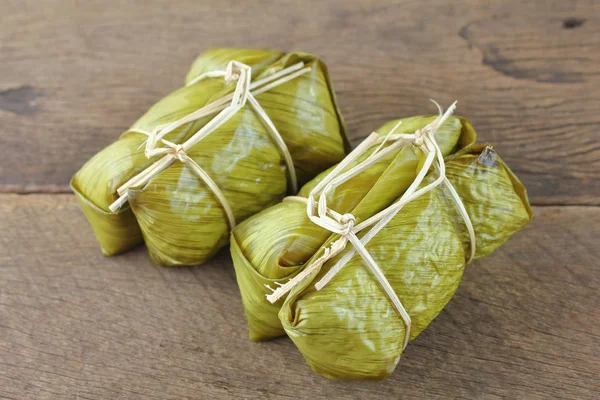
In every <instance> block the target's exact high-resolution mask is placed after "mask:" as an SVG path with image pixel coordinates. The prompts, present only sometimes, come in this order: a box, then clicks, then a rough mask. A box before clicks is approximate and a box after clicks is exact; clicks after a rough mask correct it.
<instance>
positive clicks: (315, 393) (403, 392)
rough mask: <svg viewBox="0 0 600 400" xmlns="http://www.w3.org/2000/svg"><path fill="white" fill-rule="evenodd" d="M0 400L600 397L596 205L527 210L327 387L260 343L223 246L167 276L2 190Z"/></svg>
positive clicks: (70, 204)
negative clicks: (420, 318) (362, 368)
mask: <svg viewBox="0 0 600 400" xmlns="http://www.w3.org/2000/svg"><path fill="white" fill-rule="evenodd" d="M0 220H1V221H2V229H1V230H0V276H1V279H0V397H1V398H14V399H36V400H40V399H58V398H69V399H71V398H85V399H107V398H110V399H142V398H144V399H155V398H156V399H182V398H185V399H225V398H257V399H259V398H260V399H270V398H292V399H295V398H302V399H314V398H317V397H319V396H323V397H324V398H325V397H326V398H331V399H362V398H373V399H375V398H381V399H391V398H400V397H402V398H411V399H425V398H427V399H435V398H440V399H442V398H444V399H446V398H470V399H474V398H478V399H479V398H486V399H497V398H506V399H548V398H561V399H591V398H594V397H596V396H597V394H598V391H600V349H599V348H598V341H599V340H600V334H599V332H600V298H599V297H600V296H599V292H598V287H600V273H599V272H600V271H599V268H600V251H599V249H598V243H597V239H598V237H600V228H599V227H600V208H597V207H536V208H535V219H534V221H533V223H532V224H531V225H530V226H529V227H528V228H526V230H525V231H524V232H521V233H519V234H517V236H516V237H515V238H513V239H512V240H510V241H509V242H508V243H507V244H506V245H505V246H504V247H502V248H501V249H500V250H499V251H497V252H496V253H495V254H493V255H492V256H490V257H488V258H486V259H483V260H480V261H478V262H476V263H475V264H474V265H471V266H469V267H468V268H467V271H466V274H465V277H464V279H463V282H462V284H461V287H460V288H459V291H458V293H457V295H456V296H455V298H454V299H453V300H452V301H451V302H450V304H449V305H448V306H447V307H446V309H445V310H444V311H443V312H442V314H441V315H440V316H439V317H438V318H437V319H436V320H435V321H434V322H433V323H432V325H431V326H430V327H429V328H428V329H427V330H426V331H425V332H424V333H423V334H422V335H421V336H420V337H418V338H417V339H416V340H415V341H414V342H413V343H412V344H410V345H409V347H408V348H407V350H406V352H405V354H404V356H403V360H401V364H400V366H399V367H398V369H397V371H396V373H395V374H394V375H393V376H392V378H390V379H389V380H387V381H384V382H380V383H374V382H332V381H328V380H326V379H324V378H321V377H319V376H318V375H316V374H315V373H313V372H312V371H311V370H310V369H309V368H308V366H307V365H306V364H305V363H304V361H303V359H302V356H301V355H300V353H299V352H298V351H297V350H296V349H295V347H294V345H293V343H292V342H291V341H290V340H288V339H279V340H275V341H272V342H267V343H261V344H255V343H251V342H249V341H248V340H247V337H246V335H247V329H246V324H245V318H244V315H243V310H242V306H241V301H240V297H239V293H238V291H237V287H236V282H235V277H234V272H233V268H232V265H231V262H230V259H229V255H228V254H227V252H226V251H225V252H222V253H221V254H220V255H219V256H218V257H217V258H216V259H215V260H214V261H212V262H210V263H209V264H207V265H205V266H200V267H195V268H180V269H164V268H161V267H156V266H154V265H152V264H151V263H150V260H149V259H148V257H147V255H146V253H145V250H144V249H143V248H140V249H138V250H137V251H133V252H130V253H128V254H125V255H123V256H119V257H114V258H103V257H102V256H101V255H100V254H99V251H98V249H97V248H96V243H95V240H94V238H93V235H92V232H91V230H90V229H89V227H88V226H87V223H86V221H85V219H84V217H83V215H82V214H81V213H80V211H79V210H78V207H77V205H76V203H75V199H74V198H73V197H72V196H70V195H26V196H19V195H0Z"/></svg>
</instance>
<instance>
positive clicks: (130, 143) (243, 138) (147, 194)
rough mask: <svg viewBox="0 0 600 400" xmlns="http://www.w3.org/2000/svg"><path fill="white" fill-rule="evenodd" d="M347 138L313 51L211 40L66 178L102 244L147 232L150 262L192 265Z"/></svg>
mask: <svg viewBox="0 0 600 400" xmlns="http://www.w3.org/2000/svg"><path fill="white" fill-rule="evenodd" d="M347 148H348V144H347V140H346V137H345V131H344V124H343V121H342V117H341V115H340V112H339V110H338V108H337V105H336V100H335V96H334V92H333V88H332V86H331V81H330V79H329V75H328V73H327V68H326V66H325V65H324V64H323V63H322V62H321V61H320V60H319V59H318V58H316V57H314V56H312V55H310V54H306V53H287V54H286V53H282V52H278V51H265V50H239V49H212V50H208V51H206V52H205V53H203V54H202V55H200V56H199V57H198V59H196V61H195V62H194V64H193V65H192V68H191V70H190V72H189V73H188V76H187V78H186V81H185V86H183V87H182V88H180V89H177V90H176V91H174V92H173V93H171V94H169V95H168V96H166V97H165V98H163V99H162V100H160V101H159V102H158V103H156V104H155V105H154V106H152V107H151V108H150V109H149V110H148V112H146V114H144V115H143V116H142V117H141V118H140V119H139V120H138V121H137V122H135V123H134V124H133V125H132V126H131V127H130V128H129V129H128V130H127V131H125V132H124V133H123V134H122V135H121V136H120V138H119V140H117V141H116V142H114V143H113V144H111V145H109V146H108V147H106V148H105V149H104V150H102V151H100V152H99V153H98V154H96V155H95V156H94V157H93V158H92V159H90V160H89V161H88V162H87V163H86V164H85V165H84V166H83V167H82V168H81V169H80V170H79V171H78V172H77V173H76V174H75V176H74V177H73V179H72V180H71V187H72V189H73V191H74V192H75V193H76V195H77V198H78V200H79V203H80V205H81V207H82V209H83V211H84V213H85V215H86V217H87V218H88V220H89V222H90V224H91V225H92V228H93V229H94V232H95V234H96V237H97V239H98V241H99V242H100V247H101V249H102V253H103V254H105V255H114V254H117V253H121V252H123V251H126V250H128V249H130V248H131V247H133V246H135V245H137V244H139V243H141V242H142V241H144V242H145V243H146V246H147V247H148V250H149V252H150V255H151V257H152V259H153V260H154V261H155V262H156V263H158V264H161V265H165V266H174V265H191V264H199V263H202V262H204V261H205V260H207V259H208V258H210V257H211V256H212V255H213V254H214V253H215V252H217V251H218V250H219V249H220V248H222V247H223V246H225V245H226V244H227V243H228V240H229V232H230V230H231V229H233V228H234V227H235V225H236V224H237V223H239V222H241V221H243V220H244V219H245V218H247V217H249V216H251V215H253V214H255V213H257V212H258V211H261V210H262V209H264V208H266V207H268V206H270V205H273V204H276V203H278V202H279V201H281V199H282V198H283V197H284V196H285V195H286V194H295V193H296V192H297V189H298V187H299V186H300V185H301V184H303V183H305V182H306V181H308V180H309V179H311V178H313V177H314V176H315V175H316V174H318V173H319V172H321V171H323V170H325V169H327V168H329V167H330V166H331V165H334V164H335V163H337V162H339V161H340V160H341V159H342V158H343V157H344V155H345V150H346V149H347Z"/></svg>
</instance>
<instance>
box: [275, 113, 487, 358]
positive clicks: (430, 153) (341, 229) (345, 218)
mask: <svg viewBox="0 0 600 400" xmlns="http://www.w3.org/2000/svg"><path fill="white" fill-rule="evenodd" d="M434 103H435V102H434ZM435 104H436V105H437V106H438V110H439V115H438V117H437V118H436V119H435V120H434V121H433V122H431V123H430V124H428V125H427V126H425V127H424V128H422V129H419V130H417V131H416V132H415V133H413V134H405V133H398V134H397V133H395V132H396V131H397V130H398V128H399V125H400V123H398V124H397V125H396V126H395V127H394V128H393V129H392V130H391V131H390V133H388V134H387V135H386V136H385V137H381V136H380V135H378V134H377V133H372V134H371V135H369V136H368V137H367V139H365V140H364V141H363V142H362V143H361V144H360V145H359V146H358V147H357V148H356V149H355V150H354V151H353V152H352V153H350V154H349V155H348V156H347V157H346V158H345V159H344V160H343V161H342V162H341V163H340V164H338V165H337V166H336V168H334V169H333V171H331V173H329V175H327V177H326V178H325V179H324V180H322V181H321V182H319V184H318V185H317V186H315V188H314V189H313V190H312V191H311V192H310V194H309V196H308V198H307V199H305V198H303V197H297V196H290V197H288V198H286V199H287V200H292V201H302V202H306V207H307V208H306V212H307V215H308V217H309V218H310V220H311V221H312V222H314V223H315V224H317V225H319V226H321V227H322V228H325V229H327V230H329V231H330V232H333V233H337V234H339V235H341V236H340V238H339V239H337V240H336V241H334V242H333V243H332V244H331V246H330V247H329V248H325V249H324V252H323V254H322V255H321V256H320V257H319V258H317V259H315V260H314V261H313V262H311V264H310V265H308V266H307V267H306V268H305V269H304V270H303V271H302V272H301V273H300V274H298V275H296V276H295V277H294V278H292V279H291V280H289V281H288V282H286V283H285V284H283V285H279V287H278V288H277V289H276V290H274V289H272V288H270V287H269V289H271V290H272V291H273V293H271V294H269V295H267V299H268V300H269V301H270V302H271V303H274V302H276V301H277V300H279V299H280V298H281V297H282V296H284V295H285V294H286V293H288V292H289V291H290V290H292V289H293V288H294V287H296V286H297V285H299V284H300V283H301V282H303V281H304V280H305V279H307V278H308V277H309V276H310V275H311V274H312V273H313V272H315V271H317V270H318V269H320V268H321V266H322V265H323V264H324V263H325V262H327V261H328V260H330V259H331V258H333V257H334V256H336V255H337V254H339V253H340V252H341V251H343V249H344V248H345V247H346V245H347V243H348V242H350V243H352V247H353V248H352V249H350V250H349V251H348V252H347V253H346V254H345V255H344V256H343V257H342V258H341V259H340V260H339V261H338V262H337V263H336V264H335V265H334V266H333V267H332V268H331V269H330V270H329V271H328V272H327V273H326V274H325V275H324V276H323V277H322V278H321V280H320V281H319V282H317V283H316V284H315V288H316V289H317V290H321V289H322V288H323V287H324V286H325V285H327V283H328V282H329V281H330V280H331V279H332V278H333V277H335V275H336V274H337V273H338V272H339V271H340V270H341V269H342V268H343V267H344V266H345V265H346V264H347V263H348V261H350V259H351V258H352V257H353V256H354V254H355V253H357V252H358V254H359V255H360V256H361V258H362V259H363V261H364V263H365V265H366V266H367V268H368V269H369V270H370V271H371V273H373V275H374V276H375V278H376V279H377V281H378V282H379V284H380V286H381V287H382V289H383V290H384V291H385V293H386V295H387V297H388V298H389V300H390V301H391V303H392V305H393V306H394V308H395V309H396V311H397V312H398V314H399V315H400V318H401V319H402V321H403V323H404V324H405V327H406V329H405V335H404V341H403V348H404V347H406V345H407V344H408V339H409V337H410V328H411V319H410V316H409V315H408V313H407V312H406V310H405V309H404V306H403V305H402V302H401V301H400V299H399V298H398V296H397V295H396V293H395V291H394V289H393V287H392V286H391V285H390V283H389V282H388V280H387V279H386V277H385V275H384V274H383V272H382V270H381V269H380V268H379V266H378V265H377V263H376V262H375V260H374V259H373V258H372V257H371V255H370V254H369V252H368V251H367V250H366V248H365V245H366V244H367V243H368V242H369V241H370V240H371V239H372V238H373V237H374V236H375V235H376V234H377V233H378V232H379V231H381V229H383V227H385V225H386V224H387V223H388V222H389V221H391V220H392V218H394V216H395V215H396V214H398V212H400V210H401V209H402V208H403V207H404V206H405V205H406V204H407V203H409V202H410V201H412V200H414V199H416V198H418V197H419V196H421V195H423V194H425V193H427V192H429V191H431V190H432V189H434V188H435V187H437V186H439V185H441V184H443V185H444V186H445V187H446V188H447V189H448V191H449V193H450V195H451V197H452V199H453V200H454V203H455V204H456V206H457V208H458V211H459V213H460V215H461V217H462V218H463V220H464V222H465V225H466V227H467V230H468V232H469V238H470V241H471V246H470V255H469V259H468V262H470V261H471V260H472V259H473V257H474V255H475V250H476V241H475V231H474V229H473V225H472V223H471V220H470V218H469V216H468V214H467V212H466V210H465V207H464V205H463V203H462V201H461V199H460V197H459V196H458V193H457V192H456V190H455V189H454V188H453V187H452V184H451V183H450V182H449V181H448V179H447V178H446V168H445V163H444V158H443V155H442V152H441V150H440V148H439V147H438V145H437V143H436V141H435V138H434V134H435V132H436V131H437V130H438V129H439V128H440V127H441V126H442V125H443V124H444V122H445V121H446V120H447V119H448V118H449V117H450V116H451V115H452V114H453V113H454V110H455V108H456V102H454V103H453V104H452V105H451V106H450V107H449V108H448V110H446V112H445V113H442V110H441V108H440V106H439V105H438V104H437V103H435ZM389 142H394V143H392V144H390V145H389V146H388V147H386V148H383V146H384V145H385V144H386V143H389ZM376 144H379V146H378V147H377V148H376V149H375V150H374V151H373V152H372V153H371V154H370V155H369V156H368V157H367V158H366V159H365V160H364V161H362V162H360V163H359V164H357V165H356V166H354V167H352V168H350V169H349V170H348V171H346V172H344V173H342V171H343V170H344V169H345V168H346V167H348V166H349V165H350V164H351V163H352V162H354V161H355V160H356V159H357V158H358V157H359V156H361V155H362V154H364V153H365V152H366V151H367V150H368V149H369V148H371V147H372V146H374V145H376ZM410 144H412V145H414V146H416V147H418V148H420V149H421V150H422V151H423V153H424V154H425V155H426V159H425V162H424V164H423V167H422V168H421V170H420V171H419V173H418V174H417V177H416V178H415V180H414V181H413V182H412V184H411V185H410V186H409V188H408V189H407V190H406V192H405V193H404V194H403V195H402V196H401V197H400V199H399V200H398V201H397V202H396V203H394V204H392V205H391V206H389V207H387V208H386V209H384V210H382V211H380V212H379V213H377V214H375V215H373V216H372V217H370V218H368V219H367V220H365V221H363V222H361V223H359V224H355V222H356V219H355V217H354V216H353V215H352V214H344V215H340V214H339V213H337V212H335V211H334V210H331V209H329V208H328V207H327V195H328V194H329V193H330V192H331V191H333V190H334V189H335V188H336V187H337V186H339V185H341V184H342V183H344V182H346V181H348V180H349V179H352V178H353V177H354V176H356V175H357V174H359V173H360V172H362V171H364V170H365V169H366V168H368V167H369V166H371V165H373V164H374V163H376V162H377V161H379V160H381V159H383V158H384V157H386V156H387V155H388V154H390V153H391V152H393V151H396V150H398V149H399V148H401V147H404V146H406V145H410ZM432 167H433V168H435V169H436V170H437V171H438V175H439V176H438V178H437V179H436V180H435V181H434V182H432V183H429V184H428V185H426V186H424V187H422V188H419V186H420V185H421V184H422V183H423V180H424V179H425V176H426V175H427V173H428V172H429V170H430V169H431V168H432ZM315 196H319V200H318V203H317V202H315ZM315 207H316V208H317V211H318V215H315ZM371 225H375V226H374V227H372V228H371V229H370V230H369V231H368V232H367V233H366V234H365V235H364V236H363V237H362V238H361V239H359V238H358V236H357V234H358V233H359V232H361V231H362V230H363V229H365V228H367V227H369V226H371ZM267 287H268V286H267Z"/></svg>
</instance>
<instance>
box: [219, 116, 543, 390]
mask: <svg viewBox="0 0 600 400" xmlns="http://www.w3.org/2000/svg"><path fill="white" fill-rule="evenodd" d="M430 120H431V117H430V118H428V119H426V118H424V117H416V118H412V119H408V121H411V122H413V123H414V125H409V124H408V123H406V122H408V121H407V120H403V124H402V125H401V126H402V131H404V132H412V131H414V130H416V129H419V128H422V127H424V126H425V125H426V124H427V123H429V121H430ZM393 125H395V121H392V122H390V123H388V124H386V125H384V126H383V127H382V128H380V129H379V130H378V131H377V132H378V133H380V134H382V135H385V134H386V133H387V132H388V131H389V129H390V127H391V126H393ZM409 127H410V129H409ZM475 136H476V135H475V132H474V130H473V128H472V127H471V125H470V123H469V122H468V121H466V120H464V119H462V118H455V117H453V118H450V119H449V120H448V121H446V123H445V124H444V125H443V126H442V128H441V129H440V130H438V131H437V133H436V135H435V137H436V140H437V142H438V144H439V146H440V148H441V151H442V153H443V155H444V156H445V159H446V176H447V177H448V179H449V180H450V182H451V183H452V184H453V186H454V188H455V189H456V191H457V192H458V194H459V196H460V197H461V199H462V201H463V204H464V206H465V208H466V211H467V213H468V215H469V217H470V219H471V222H472V224H473V227H474V230H475V234H476V240H477V247H476V248H477V251H476V254H475V257H483V256H485V255H487V254H489V253H491V252H492V251H493V250H494V249H495V248H497V247H498V246H499V245H500V244H502V243H503V242H504V241H506V240H507V238H508V237H509V236H510V235H511V234H513V233H514V232H516V231H517V230H519V229H520V228H522V227H523V226H524V225H525V224H526V223H527V222H528V221H529V220H530V219H531V215H532V214H531V209H530V207H529V203H528V200H527V195H526V191H525V188H524V186H523V185H522V184H521V183H520V182H519V180H518V179H517V177H516V176H515V175H514V174H513V173H512V172H511V171H510V170H509V169H508V167H506V165H505V164H504V163H503V162H502V160H501V159H500V158H499V157H498V156H497V154H496V152H495V151H494V150H493V149H492V148H491V147H487V146H479V145H476V144H474V142H475ZM368 153H369V151H367V154H368ZM423 157H424V156H423V154H422V153H421V152H420V151H419V150H416V149H414V148H412V147H410V146H408V147H404V148H402V149H401V150H400V151H399V152H398V153H396V154H394V156H393V158H392V157H390V158H386V159H383V160H381V161H380V162H379V163H377V164H375V165H373V166H371V167H370V168H368V169H366V170H365V171H363V172H362V173H361V174H360V175H358V176H356V177H354V178H352V179H351V180H349V181H347V182H346V183H345V184H343V185H342V186H340V187H338V188H337V189H336V191H335V192H334V193H333V194H332V195H331V199H328V207H330V208H332V209H334V210H336V211H338V212H339V213H340V214H343V213H346V212H351V213H352V214H353V215H355V216H356V217H357V220H359V221H360V220H364V219H366V218H368V217H370V216H372V215H373V214H375V213H377V212H378V211H380V210H382V209H384V208H386V207H388V206H389V205H391V204H392V203H393V202H395V201H396V200H397V198H398V197H400V196H401V195H402V194H403V193H404V192H405V191H406V189H407V187H408V185H409V184H410V183H411V182H412V181H413V180H414V179H415V177H416V174H417V172H418V169H419V168H420V165H421V162H422V159H423ZM357 162H360V159H359V160H358V161H357ZM380 164H381V165H380ZM349 168H350V167H349ZM327 173H328V171H326V172H324V173H323V174H321V175H319V176H318V177H317V178H315V179H314V180H313V181H311V182H309V183H307V184H306V185H305V186H304V187H303V188H302V190H301V191H300V193H299V195H300V196H304V197H307V196H308V193H309V192H310V191H311V189H312V188H313V187H314V186H315V184H316V182H317V181H319V180H320V179H322V178H323V177H324V176H325V175H326V174H327ZM432 179H434V178H433V177H431V176H430V177H428V181H426V182H424V183H423V185H425V184H427V183H428V182H430V181H431V180H432ZM329 204H331V206H330V205H329ZM259 232H260V234H259ZM360 236H361V235H359V237H360ZM337 237H339V235H335V234H331V233H330V232H329V231H327V230H325V229H323V228H321V227H319V226H317V225H316V224H314V223H312V222H311V221H310V220H309V219H308V217H307V216H306V205H305V204H303V203H301V202H296V201H284V202H282V203H281V204H278V205H276V206H274V207H271V208H269V209H267V210H265V211H263V212H261V213H259V214H257V215H255V216H254V217H252V218H250V219H248V220H247V221H246V222H244V223H242V224H240V225H239V226H238V227H237V228H236V229H234V230H233V232H232V246H231V252H232V257H233V260H234V266H235V270H236V275H237V277H238V283H239V287H240V291H241V294H242V301H243V304H244V309H245V312H246V316H247V318H248V322H249V327H250V339H251V340H265V339H269V338H272V337H275V336H280V335H282V334H283V333H284V332H285V333H287V335H288V336H289V337H290V338H291V339H292V340H293V341H294V343H295V344H296V346H297V347H298V348H299V349H300V351H301V352H302V354H303V355H304V357H305V359H306V360H307V362H308V364H309V365H310V366H311V367H312V368H313V370H315V371H316V372H318V373H320V374H321V375H324V376H326V377H328V378H332V379H383V378H385V377H387V376H389V374H391V373H392V372H393V370H394V369H395V367H396V364H397V363H398V361H399V359H400V355H401V353H402V347H403V339H404V332H405V326H404V323H403V321H402V320H401V319H400V318H399V316H398V314H397V312H396V311H395V309H394V308H393V307H392V305H391V303H390V300H389V299H388V297H387V296H386V295H385V293H384V292H383V290H382V289H381V287H380V285H379V284H378V282H377V280H376V279H375V278H374V277H373V276H372V274H371V273H370V272H369V271H368V270H367V269H366V268H365V266H364V264H363V261H362V259H361V258H360V257H359V256H358V255H355V256H354V257H353V258H352V259H351V261H350V262H349V263H348V264H347V265H346V266H345V267H344V268H343V269H342V270H341V271H340V272H339V273H338V274H337V275H336V276H335V277H334V278H333V280H331V281H330V282H329V283H328V284H327V285H326V286H325V287H324V288H322V289H321V290H320V291H317V290H316V289H315V288H314V283H315V282H316V281H317V280H319V279H321V277H322V276H324V274H325V273H326V272H327V271H328V270H329V269H330V268H331V267H332V266H333V265H335V263H336V262H337V261H338V260H339V259H340V257H343V255H344V254H345V252H342V253H341V254H340V255H338V256H336V257H334V258H333V259H331V260H329V261H328V262H326V263H325V264H324V266H323V267H322V268H321V269H320V271H318V272H315V274H313V275H312V276H310V277H309V279H306V280H305V281H303V283H302V284H301V285H300V286H298V287H296V288H295V289H294V290H292V292H291V293H290V294H289V295H288V296H287V298H285V300H283V301H279V302H278V303H275V304H270V303H269V302H267V301H266V299H265V295H266V294H270V290H269V289H268V288H266V287H265V284H266V285H268V286H270V287H276V286H275V285H277V284H284V283H285V282H286V281H288V280H289V279H290V278H293V277H294V276H296V275H297V274H298V273H299V272H300V271H302V270H303V269H304V267H306V266H307V265H308V264H310V262H311V261H312V260H314V259H315V258H317V257H319V256H320V255H321V254H322V253H323V251H324V249H325V248H326V247H327V246H328V245H329V244H330V243H331V242H332V241H333V240H334V239H336V238H337ZM469 245H470V244H469V236H468V233H467V232H466V228H465V226H464V222H463V221H462V218H461V216H460V215H459V213H458V211H457V209H456V207H455V205H454V204H453V202H452V200H451V199H450V197H449V195H448V193H447V192H446V191H445V190H444V189H442V187H437V188H435V189H434V190H433V191H431V192H428V193H427V194H425V195H423V196H421V197H418V198H417V199H415V200H413V201H412V202H410V203H408V204H407V205H406V206H405V207H404V208H403V209H402V210H401V212H400V213H399V214H397V215H396V216H395V217H394V218H393V219H392V220H391V221H390V222H389V223H388V224H387V225H386V226H385V228H384V229H383V230H382V231H380V232H379V233H378V234H377V235H376V236H375V237H374V238H373V239H372V240H371V241H370V242H369V243H368V245H367V246H366V248H367V250H368V251H369V253H370V254H371V255H372V257H373V258H374V259H375V261H376V262H377V264H378V265H379V266H380V267H381V269H382V270H383V272H384V274H385V276H386V278H387V279H388V281H389V282H390V284H391V285H392V287H393V288H394V291H395V292H396V293H397V295H398V297H399V298H400V299H401V301H402V303H403V305H404V307H405V309H406V311H407V312H408V313H409V315H410V317H411V319H412V329H411V331H410V339H411V340H412V339H414V338H415V337H416V336H417V335H418V334H419V333H420V332H421V331H422V330H423V329H424V328H425V327H426V326H427V325H428V324H429V323H430V322H431V321H432V320H433V318H435V316H436V315H437V314H438V313H439V312H440V311H441V310H442V308H443V307H444V306H445V304H446V303H447V302H448V301H449V300H450V298H451V297H452V295H453V294H454V292H455V290H456V288H457V286H458V284H459V282H460V279H461V277H462V272H463V270H464V267H465V260H466V255H467V252H468V249H469ZM349 247H351V246H349ZM349 247H347V248H346V251H348V250H349Z"/></svg>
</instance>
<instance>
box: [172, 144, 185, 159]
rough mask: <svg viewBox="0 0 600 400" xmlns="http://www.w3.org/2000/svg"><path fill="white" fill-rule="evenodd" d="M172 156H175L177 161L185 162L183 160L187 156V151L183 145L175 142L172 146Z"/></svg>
mask: <svg viewBox="0 0 600 400" xmlns="http://www.w3.org/2000/svg"><path fill="white" fill-rule="evenodd" d="M173 156H174V157H175V158H177V159H178V160H179V161H181V162H185V160H186V158H187V153H186V152H185V149H184V148H183V145H181V144H177V145H175V147H173Z"/></svg>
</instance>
